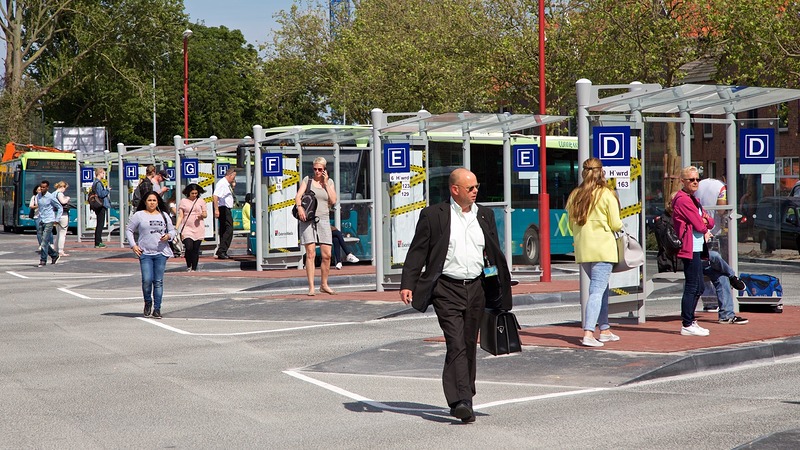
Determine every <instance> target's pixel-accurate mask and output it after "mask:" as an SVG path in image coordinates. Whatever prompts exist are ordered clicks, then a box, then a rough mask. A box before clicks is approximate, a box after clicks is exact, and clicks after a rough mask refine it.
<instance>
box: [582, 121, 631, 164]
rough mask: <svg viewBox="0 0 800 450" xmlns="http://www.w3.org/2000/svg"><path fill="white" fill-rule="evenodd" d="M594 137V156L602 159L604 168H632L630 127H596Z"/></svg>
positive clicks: (593, 131)
mask: <svg viewBox="0 0 800 450" xmlns="http://www.w3.org/2000/svg"><path fill="white" fill-rule="evenodd" d="M592 137H593V138H594V144H593V145H592V156H594V157H595V158H598V159H600V161H602V162H603V165H604V166H608V167H630V165H631V129H630V127H594V129H593V130H592Z"/></svg>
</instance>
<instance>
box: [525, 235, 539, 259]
mask: <svg viewBox="0 0 800 450" xmlns="http://www.w3.org/2000/svg"><path fill="white" fill-rule="evenodd" d="M522 242H523V252H522V256H523V258H524V259H525V263H526V264H530V265H531V266H535V265H536V264H539V230H537V229H536V228H534V227H528V229H527V230H525V235H524V237H523V238H522Z"/></svg>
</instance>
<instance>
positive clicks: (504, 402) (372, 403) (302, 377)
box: [283, 370, 610, 412]
mask: <svg viewBox="0 0 800 450" xmlns="http://www.w3.org/2000/svg"><path fill="white" fill-rule="evenodd" d="M283 373H285V374H287V375H289V376H292V377H294V378H297V379H298V380H302V381H305V382H308V383H311V384H313V385H316V386H319V387H321V388H323V389H327V390H329V391H331V392H334V393H336V394H339V395H342V396H344V397H347V398H349V399H352V400H355V401H358V402H362V403H366V404H368V405H370V406H373V407H375V408H379V409H385V410H391V411H413V412H442V411H444V412H449V411H447V410H444V409H421V408H398V407H395V406H389V405H386V404H384V403H381V402H377V401H375V400H372V399H369V398H367V397H364V396H362V395H359V394H356V393H353V392H350V391H347V390H345V389H342V388H340V387H338V386H334V385H332V384H330V383H326V382H324V381H320V380H317V379H314V378H311V377H309V376H307V375H303V374H301V373H299V372H297V371H294V370H284V371H283ZM479 383H480V382H479ZM494 384H503V383H497V382H495V383H494ZM514 384H515V385H516V384H517V383H514ZM552 387H553V388H557V386H552ZM607 390H610V388H588V389H580V390H573V391H568V392H555V393H552V394H543V395H534V396H531V397H521V398H512V399H508V400H498V401H496V402H489V403H484V404H481V405H475V406H473V409H475V410H484V409H486V408H493V407H496V406H502V405H510V404H514V403H524V402H532V401H536V400H546V399H550V398H558V397H569V396H573V395H583V394H591V393H593V392H599V391H607Z"/></svg>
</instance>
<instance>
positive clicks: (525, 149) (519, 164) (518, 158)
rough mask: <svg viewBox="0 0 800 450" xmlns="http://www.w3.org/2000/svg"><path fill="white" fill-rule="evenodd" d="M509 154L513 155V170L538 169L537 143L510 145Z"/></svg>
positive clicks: (533, 170)
mask: <svg viewBox="0 0 800 450" xmlns="http://www.w3.org/2000/svg"><path fill="white" fill-rule="evenodd" d="M511 154H512V155H514V172H538V171H539V146H538V145H536V144H526V145H514V146H512V147H511Z"/></svg>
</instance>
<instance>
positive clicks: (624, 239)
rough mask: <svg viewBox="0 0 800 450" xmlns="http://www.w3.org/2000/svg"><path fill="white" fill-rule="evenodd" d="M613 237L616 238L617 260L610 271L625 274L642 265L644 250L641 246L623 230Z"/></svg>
mask: <svg viewBox="0 0 800 450" xmlns="http://www.w3.org/2000/svg"><path fill="white" fill-rule="evenodd" d="M615 235H616V236H617V255H618V256H619V258H618V259H617V261H618V262H617V263H616V264H614V268H613V269H612V270H611V271H612V272H625V271H627V270H631V269H635V268H637V267H639V266H641V265H643V264H644V250H643V249H642V245H641V244H639V242H638V241H637V240H636V239H634V238H633V236H631V235H630V234H628V232H627V231H625V230H622V231H621V232H619V233H615Z"/></svg>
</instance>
